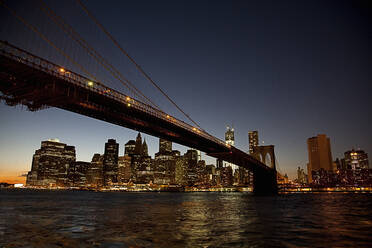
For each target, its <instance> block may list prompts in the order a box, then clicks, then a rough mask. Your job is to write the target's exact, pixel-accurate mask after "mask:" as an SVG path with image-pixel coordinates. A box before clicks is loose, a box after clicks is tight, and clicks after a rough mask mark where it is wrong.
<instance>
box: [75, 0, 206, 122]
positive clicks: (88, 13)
mask: <svg viewBox="0 0 372 248" xmlns="http://www.w3.org/2000/svg"><path fill="white" fill-rule="evenodd" d="M76 1H77V2H78V4H79V5H80V6H81V8H82V9H83V10H84V11H85V13H86V14H87V15H88V16H89V17H90V18H91V19H92V20H93V22H94V23H95V24H96V25H97V26H98V27H99V28H100V29H101V30H102V32H104V33H105V34H106V35H107V36H108V37H109V38H110V40H111V41H112V42H113V43H114V44H115V45H116V47H117V48H119V50H120V51H121V52H122V53H123V54H124V55H125V56H126V57H127V58H128V59H129V60H130V61H131V62H132V63H133V64H134V65H135V66H136V68H137V69H138V70H139V71H140V72H141V73H142V75H144V77H145V78H147V79H148V80H149V81H150V82H151V84H152V85H153V86H155V88H157V89H158V90H159V91H160V92H161V93H162V94H163V95H164V96H165V97H166V98H167V99H168V100H169V101H170V102H171V103H172V104H173V105H174V106H175V107H176V108H177V109H178V110H179V111H180V112H181V113H182V114H183V115H185V116H186V117H187V119H189V120H190V121H191V122H192V123H194V124H195V125H196V126H197V127H198V128H200V129H202V128H201V127H200V126H199V125H198V124H197V123H196V122H195V121H194V120H193V119H191V117H190V116H189V115H188V114H186V113H185V112H184V111H183V110H182V109H181V108H180V107H179V106H178V105H177V104H176V103H175V102H174V101H173V100H172V99H171V98H170V97H169V96H168V95H167V94H166V93H165V92H164V91H163V90H162V89H161V88H160V86H159V85H157V84H156V83H155V81H154V80H153V79H152V78H151V77H150V76H149V75H148V74H147V73H146V72H145V71H144V70H143V69H142V68H141V66H140V65H139V64H137V63H136V61H135V60H134V59H133V58H132V57H131V56H130V55H129V54H128V53H127V52H126V51H125V50H124V49H123V48H122V47H121V46H120V44H119V43H118V42H117V41H116V40H115V38H114V37H113V36H112V35H111V34H110V33H109V32H108V31H107V30H106V29H105V28H104V27H103V26H102V24H101V23H100V22H98V20H97V19H96V18H95V17H94V15H93V14H92V13H91V12H90V11H89V10H88V9H87V7H86V6H85V5H84V4H83V3H82V2H81V1H80V0H76Z"/></svg>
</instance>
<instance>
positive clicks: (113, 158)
mask: <svg viewBox="0 0 372 248" xmlns="http://www.w3.org/2000/svg"><path fill="white" fill-rule="evenodd" d="M118 158H119V144H118V143H116V140H114V139H109V140H108V141H107V142H106V143H105V153H104V154H103V175H104V183H105V185H108V184H111V183H117V176H118Z"/></svg>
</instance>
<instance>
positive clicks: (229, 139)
mask: <svg viewBox="0 0 372 248" xmlns="http://www.w3.org/2000/svg"><path fill="white" fill-rule="evenodd" d="M225 142H226V144H227V145H230V146H234V144H235V138H234V128H233V127H232V128H230V127H229V126H227V127H226V133H225ZM228 166H231V168H232V170H233V172H235V170H237V169H238V166H237V165H235V164H232V163H225V167H228Z"/></svg>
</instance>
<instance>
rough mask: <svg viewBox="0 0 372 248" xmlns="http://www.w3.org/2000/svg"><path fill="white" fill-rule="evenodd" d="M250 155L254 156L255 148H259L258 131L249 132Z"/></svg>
mask: <svg viewBox="0 0 372 248" xmlns="http://www.w3.org/2000/svg"><path fill="white" fill-rule="evenodd" d="M248 142H249V154H253V147H255V146H258V131H249V132H248Z"/></svg>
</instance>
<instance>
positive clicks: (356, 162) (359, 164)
mask: <svg viewBox="0 0 372 248" xmlns="http://www.w3.org/2000/svg"><path fill="white" fill-rule="evenodd" d="M344 155H345V164H346V169H351V170H358V169H368V168H369V162H368V154H367V153H365V152H364V151H363V150H354V149H352V150H351V151H347V152H345V153H344Z"/></svg>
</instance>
